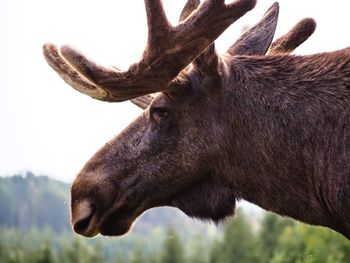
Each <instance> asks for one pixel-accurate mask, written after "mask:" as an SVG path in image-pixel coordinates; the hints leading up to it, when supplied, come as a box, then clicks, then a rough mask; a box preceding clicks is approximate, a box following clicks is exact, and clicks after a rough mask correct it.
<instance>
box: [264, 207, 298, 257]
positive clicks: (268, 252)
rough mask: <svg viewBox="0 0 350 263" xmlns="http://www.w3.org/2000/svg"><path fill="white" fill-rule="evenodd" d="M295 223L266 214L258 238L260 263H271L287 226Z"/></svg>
mask: <svg viewBox="0 0 350 263" xmlns="http://www.w3.org/2000/svg"><path fill="white" fill-rule="evenodd" d="M293 224H294V221H293V220H291V219H283V218H281V217H280V216H277V215H275V214H273V213H266V214H265V216H264V218H263V221H262V223H261V229H260V232H259V236H258V242H259V250H260V251H259V261H260V262H262V263H270V262H271V258H272V257H273V254H274V253H275V251H276V246H277V245H278V237H279V236H280V235H281V234H282V233H283V231H284V229H285V228H286V227H287V226H292V225H293Z"/></svg>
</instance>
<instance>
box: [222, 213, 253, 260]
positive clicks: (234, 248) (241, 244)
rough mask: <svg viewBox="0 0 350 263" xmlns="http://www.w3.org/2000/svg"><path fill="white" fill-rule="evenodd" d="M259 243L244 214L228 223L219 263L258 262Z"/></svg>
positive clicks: (239, 214) (238, 215)
mask: <svg viewBox="0 0 350 263" xmlns="http://www.w3.org/2000/svg"><path fill="white" fill-rule="evenodd" d="M256 245H257V242H256V239H255V236H254V235H253V233H252V230H251V225H250V223H249V222H248V220H247V219H246V218H245V216H244V215H243V213H241V212H240V211H239V212H238V214H237V216H236V217H235V218H234V219H233V220H231V221H230V222H228V224H227V225H226V226H225V228H224V236H223V240H222V242H221V247H220V250H219V252H220V254H219V258H218V261H217V262H222V263H230V262H239V263H251V262H256V261H257V247H256Z"/></svg>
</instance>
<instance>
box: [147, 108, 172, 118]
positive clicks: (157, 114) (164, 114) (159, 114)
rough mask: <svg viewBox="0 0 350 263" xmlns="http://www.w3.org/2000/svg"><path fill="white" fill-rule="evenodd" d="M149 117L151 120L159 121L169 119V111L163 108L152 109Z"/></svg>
mask: <svg viewBox="0 0 350 263" xmlns="http://www.w3.org/2000/svg"><path fill="white" fill-rule="evenodd" d="M151 116H152V119H153V120H161V119H166V118H168V117H169V111H168V110H167V109H165V108H160V107H154V108H152V109H151Z"/></svg>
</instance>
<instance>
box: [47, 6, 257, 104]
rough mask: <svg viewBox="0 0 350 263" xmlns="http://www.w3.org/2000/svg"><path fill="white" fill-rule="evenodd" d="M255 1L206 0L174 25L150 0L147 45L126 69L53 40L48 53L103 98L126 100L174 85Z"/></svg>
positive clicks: (78, 84)
mask: <svg viewBox="0 0 350 263" xmlns="http://www.w3.org/2000/svg"><path fill="white" fill-rule="evenodd" d="M255 3H256V0H236V1H235V2H233V3H231V4H229V5H226V4H225V3H224V0H207V1H205V2H203V3H202V4H201V5H200V6H199V7H198V8H197V9H196V11H194V12H193V13H192V14H191V15H190V16H189V17H188V18H187V19H185V20H184V21H182V22H181V23H180V24H179V25H178V26H176V27H172V26H170V25H169V22H168V20H167V19H166V16H165V14H164V10H163V7H162V5H161V1H160V0H145V4H146V11H147V17H148V18H147V21H148V24H149V27H150V29H149V37H148V39H149V40H148V45H147V47H146V49H145V52H144V53H143V56H142V58H141V60H140V62H139V63H137V64H134V65H132V66H131V67H130V68H129V70H127V71H125V72H120V71H118V70H116V69H112V68H105V67H102V66H99V65H97V64H96V63H94V62H92V61H91V60H89V59H87V58H86V57H85V56H83V55H82V54H80V53H79V52H78V51H77V50H75V49H73V48H71V47H69V46H64V47H62V48H61V50H60V52H59V51H58V50H57V48H55V47H54V46H52V45H47V46H44V55H45V57H46V59H47V61H48V63H49V65H51V66H52V67H53V69H54V70H56V71H57V73H58V74H59V75H60V76H61V77H62V78H63V79H64V80H65V81H66V82H67V83H68V84H70V85H71V86H72V87H73V88H75V89H77V90H78V91H80V92H82V93H84V94H86V95H89V96H91V97H93V98H96V99H99V100H103V101H125V100H128V99H132V98H136V97H139V96H142V95H146V94H150V93H154V92H159V91H165V90H168V89H170V87H171V86H172V85H171V84H170V83H171V81H172V80H173V79H174V78H175V77H176V76H177V75H178V74H179V72H180V71H181V70H182V69H184V68H185V67H186V66H187V65H188V64H190V63H191V61H192V60H193V59H194V58H195V57H197V56H198V55H199V54H200V53H201V52H202V51H203V50H205V49H206V48H207V47H208V46H209V45H210V44H211V43H212V42H213V41H214V40H215V39H216V38H217V37H218V36H219V35H220V34H221V33H222V32H223V31H224V30H225V29H226V28H227V27H228V26H229V25H230V24H232V23H233V22H235V21H236V20H237V19H238V18H239V17H241V16H242V15H244V14H245V13H246V12H248V11H249V10H251V9H252V8H253V7H254V6H255ZM84 85H87V86H86V87H85V86H84Z"/></svg>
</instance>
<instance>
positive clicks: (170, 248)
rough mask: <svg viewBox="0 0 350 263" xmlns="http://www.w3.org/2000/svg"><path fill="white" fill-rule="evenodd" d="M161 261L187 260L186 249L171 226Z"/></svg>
mask: <svg viewBox="0 0 350 263" xmlns="http://www.w3.org/2000/svg"><path fill="white" fill-rule="evenodd" d="M160 262H161V263H183V262H185V256H184V249H183V247H182V244H181V241H180V238H179V236H178V234H177V233H176V231H175V229H173V228H171V227H170V228H169V229H168V231H167V235H166V239H165V242H164V248H163V253H162V256H161V260H160Z"/></svg>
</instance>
